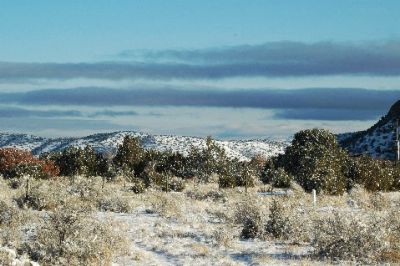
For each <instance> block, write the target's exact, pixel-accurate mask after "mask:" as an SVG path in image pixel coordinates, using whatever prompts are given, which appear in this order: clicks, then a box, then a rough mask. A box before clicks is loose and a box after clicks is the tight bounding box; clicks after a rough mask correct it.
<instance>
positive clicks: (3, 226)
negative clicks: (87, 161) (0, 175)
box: [0, 177, 400, 265]
mask: <svg viewBox="0 0 400 266" xmlns="http://www.w3.org/2000/svg"><path fill="white" fill-rule="evenodd" d="M264 189H265V188H264V187H263V186H262V185H258V186H256V187H254V188H250V189H249V190H248V191H247V193H246V192H245V191H244V189H241V188H236V189H224V190H220V189H219V188H218V185H217V184H196V183H191V182H189V183H188V184H187V186H186V188H185V190H184V191H183V192H179V193H176V192H171V193H165V192H161V191H156V190H149V191H147V192H145V193H143V194H134V193H133V192H132V191H131V190H130V186H129V184H123V183H107V184H106V185H105V186H104V187H102V180H101V179H100V178H92V179H88V178H79V177H77V178H74V179H73V180H68V179H65V178H64V179H59V180H58V181H36V182H34V183H33V184H32V186H31V189H30V191H29V197H28V198H27V197H26V191H25V187H24V186H23V185H22V186H20V187H19V188H17V189H11V188H10V186H9V184H8V182H6V181H4V180H1V181H0V202H1V203H2V204H1V206H0V208H1V210H0V211H1V212H0V213H1V215H0V237H1V243H0V244H1V245H0V246H2V247H4V248H5V247H6V248H7V249H1V250H0V264H5V265H7V264H6V262H7V260H8V262H9V261H10V259H11V260H12V259H15V260H16V258H18V259H19V261H20V262H21V263H22V261H23V260H24V259H26V260H31V261H38V262H39V263H40V264H43V265H55V264H59V265H81V264H82V263H84V264H85V265H111V264H119V265H194V264H199V265H268V264H273V265H276V264H294V265H310V264H311V265H312V264H316V265H317V264H327V263H337V262H340V263H352V262H359V263H370V264H374V263H384V262H389V263H390V262H393V263H399V262H400V247H399V243H400V237H399V236H400V215H399V212H398V209H399V206H400V195H399V193H381V194H370V193H367V192H366V191H364V190H363V189H361V188H356V189H354V190H353V191H352V192H351V193H349V194H345V195H343V196H324V195H320V196H318V200H317V205H316V206H314V205H313V202H312V198H311V195H310V194H306V193H304V192H303V191H302V190H301V189H299V188H298V186H293V188H292V190H291V191H292V192H291V193H289V194H288V195H286V196H261V195H259V194H258V193H257V192H258V191H261V190H264ZM10 250H14V251H16V253H17V254H16V255H15V256H14V257H15V258H12V257H13V255H10V252H11V251H10ZM10 257H11V258H10ZM21 265H23V264H21Z"/></svg>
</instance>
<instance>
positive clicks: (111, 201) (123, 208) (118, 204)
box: [97, 195, 132, 213]
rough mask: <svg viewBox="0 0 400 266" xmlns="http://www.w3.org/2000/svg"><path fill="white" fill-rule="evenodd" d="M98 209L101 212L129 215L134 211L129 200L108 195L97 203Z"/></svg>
mask: <svg viewBox="0 0 400 266" xmlns="http://www.w3.org/2000/svg"><path fill="white" fill-rule="evenodd" d="M97 207H98V209H99V210H101V211H109V212H118V213H129V212H131V211H132V205H131V204H130V202H129V199H127V198H123V197H120V196H118V195H108V196H105V197H103V198H100V199H99V200H98V202H97Z"/></svg>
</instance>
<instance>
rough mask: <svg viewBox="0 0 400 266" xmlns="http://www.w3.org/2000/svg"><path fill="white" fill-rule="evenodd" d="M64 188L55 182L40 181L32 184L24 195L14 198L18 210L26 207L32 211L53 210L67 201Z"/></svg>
mask: <svg viewBox="0 0 400 266" xmlns="http://www.w3.org/2000/svg"><path fill="white" fill-rule="evenodd" d="M67 197H68V195H67V193H66V188H65V186H64V185H63V184H62V183H60V182H55V181H40V182H39V183H36V184H33V185H32V187H31V188H30V189H29V190H28V191H26V192H25V194H23V195H21V196H19V197H18V198H16V201H17V203H18V205H19V207H20V208H23V207H28V208H32V209H34V210H39V211H41V210H54V209H56V208H57V207H58V206H60V205H62V204H63V203H64V202H65V200H66V199H67Z"/></svg>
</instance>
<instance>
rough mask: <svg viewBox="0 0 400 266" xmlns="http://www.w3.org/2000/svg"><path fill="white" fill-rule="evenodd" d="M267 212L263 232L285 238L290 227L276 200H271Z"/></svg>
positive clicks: (281, 207)
mask: <svg viewBox="0 0 400 266" xmlns="http://www.w3.org/2000/svg"><path fill="white" fill-rule="evenodd" d="M269 212H270V213H269V219H268V221H267V224H266V226H265V233H266V234H268V235H271V236H273V237H275V238H287V237H288V236H289V235H290V231H291V228H290V223H289V218H288V217H287V216H286V215H285V213H284V209H283V206H282V205H281V204H280V203H279V202H278V201H277V200H273V201H272V205H271V206H270V208H269Z"/></svg>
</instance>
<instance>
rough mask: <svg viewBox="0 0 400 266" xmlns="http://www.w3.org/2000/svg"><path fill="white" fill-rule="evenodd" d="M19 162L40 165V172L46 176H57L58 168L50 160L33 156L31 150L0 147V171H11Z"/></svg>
mask: <svg viewBox="0 0 400 266" xmlns="http://www.w3.org/2000/svg"><path fill="white" fill-rule="evenodd" d="M20 164H36V165H40V166H41V167H42V172H43V173H44V174H46V175H48V176H57V175H58V174H59V173H60V170H59V168H58V167H57V166H56V165H55V164H54V163H53V162H52V161H43V160H39V159H38V158H36V157H34V156H33V155H32V153H31V152H29V151H25V150H19V149H15V148H2V149H0V173H3V174H4V173H6V172H9V171H11V170H12V169H13V168H14V167H16V166H17V165H20Z"/></svg>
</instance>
